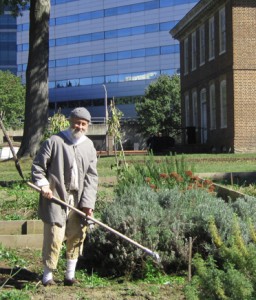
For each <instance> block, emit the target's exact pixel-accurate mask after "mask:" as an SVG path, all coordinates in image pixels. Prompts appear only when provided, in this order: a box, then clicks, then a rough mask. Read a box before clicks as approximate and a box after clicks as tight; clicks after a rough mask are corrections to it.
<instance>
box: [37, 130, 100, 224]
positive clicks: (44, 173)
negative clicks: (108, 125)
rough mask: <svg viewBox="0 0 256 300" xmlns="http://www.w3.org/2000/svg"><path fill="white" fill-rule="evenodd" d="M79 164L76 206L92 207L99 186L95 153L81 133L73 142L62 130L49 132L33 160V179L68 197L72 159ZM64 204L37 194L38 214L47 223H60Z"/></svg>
mask: <svg viewBox="0 0 256 300" xmlns="http://www.w3.org/2000/svg"><path fill="white" fill-rule="evenodd" d="M74 159H76V163H77V168H78V187H79V188H78V205H77V207H78V208H82V207H88V208H92V209H94V206H95V201H96V193H97V187H98V174H97V169H96V165H97V155H96V150H95V148H94V146H93V143H92V141H91V140H90V139H89V138H88V137H83V139H82V142H80V143H77V144H74V143H73V142H71V140H69V139H68V138H67V136H66V135H65V134H64V132H60V133H58V134H56V135H53V136H51V137H50V138H49V139H47V140H46V141H45V142H44V143H43V145H42V146H41V148H40V150H39V152H38V154H37V155H36V157H35V159H34V161H33V164H32V181H33V182H34V183H35V184H36V185H38V186H40V184H39V183H40V182H44V185H45V183H46V184H49V186H50V188H51V190H52V191H53V196H55V197H57V198H60V199H61V200H64V201H66V202H67V201H68V194H69V187H70V182H71V173H72V167H73V160H74ZM66 211H67V209H66V207H65V206H64V205H61V204H58V203H57V202H54V201H53V200H49V199H45V198H43V197H42V195H40V199H39V208H38V215H39V218H40V219H42V220H43V222H46V223H56V224H59V225H60V226H63V225H64V224H65V222H66V217H67V216H66Z"/></svg>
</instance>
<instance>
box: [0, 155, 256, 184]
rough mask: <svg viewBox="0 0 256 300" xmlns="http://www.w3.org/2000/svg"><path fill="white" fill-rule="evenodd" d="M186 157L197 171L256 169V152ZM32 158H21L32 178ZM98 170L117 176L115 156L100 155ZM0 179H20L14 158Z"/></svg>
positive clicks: (134, 159)
mask: <svg viewBox="0 0 256 300" xmlns="http://www.w3.org/2000/svg"><path fill="white" fill-rule="evenodd" d="M175 157H176V158H177V159H182V158H184V160H185V162H186V165H187V168H188V169H192V170H193V171H194V172H196V173H214V172H254V171H256V154H186V155H176V156H175ZM145 159H149V156H147V155H146V156H143V155H136V156H135V155H129V156H128V155H127V156H126V161H127V162H128V164H134V163H144V161H145ZM154 159H155V160H157V161H161V160H166V159H168V156H154ZM31 162H32V161H31V159H21V160H20V166H21V169H22V172H23V174H24V176H25V177H26V178H27V179H29V178H30V167H31ZM98 172H99V176H100V178H104V177H113V176H116V169H115V157H113V156H112V157H99V159H98ZM0 174H1V177H0V178H1V179H0V181H10V180H11V181H12V180H20V179H21V178H20V176H19V174H18V172H17V170H16V168H15V164H14V162H13V160H9V161H1V162H0Z"/></svg>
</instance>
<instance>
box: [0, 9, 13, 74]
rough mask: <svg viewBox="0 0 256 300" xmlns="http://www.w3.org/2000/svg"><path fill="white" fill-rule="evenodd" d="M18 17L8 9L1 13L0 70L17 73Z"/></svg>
mask: <svg viewBox="0 0 256 300" xmlns="http://www.w3.org/2000/svg"><path fill="white" fill-rule="evenodd" d="M16 29H17V25H16V18H14V17H13V16H12V15H11V13H10V12H9V11H7V10H5V11H4V13H3V14H2V15H0V70H2V71H6V70H9V71H10V72H12V73H13V74H15V75H16V73H17V61H16V43H17V42H16Z"/></svg>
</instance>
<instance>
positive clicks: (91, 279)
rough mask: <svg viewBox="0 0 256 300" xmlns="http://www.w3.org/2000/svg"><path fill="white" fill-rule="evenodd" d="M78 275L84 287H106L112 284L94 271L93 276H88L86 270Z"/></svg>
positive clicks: (80, 271) (78, 272)
mask: <svg viewBox="0 0 256 300" xmlns="http://www.w3.org/2000/svg"><path fill="white" fill-rule="evenodd" d="M76 273H77V274H76V277H77V279H78V280H79V281H80V282H81V285H83V286H84V287H90V288H95V287H105V286H108V285H109V284H110V282H109V281H108V280H107V279H104V278H102V277H100V276H98V274H97V273H94V272H93V270H92V272H91V275H88V274H87V273H86V270H79V271H77V272H76Z"/></svg>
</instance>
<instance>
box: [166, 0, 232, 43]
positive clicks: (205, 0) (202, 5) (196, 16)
mask: <svg viewBox="0 0 256 300" xmlns="http://www.w3.org/2000/svg"><path fill="white" fill-rule="evenodd" d="M226 1H227V0H201V1H199V2H198V3H197V4H196V5H195V6H194V7H193V8H192V9H191V10H190V11H189V12H188V13H187V14H186V15H185V16H184V17H183V18H182V19H181V20H180V21H179V22H178V23H177V24H176V25H175V26H174V27H173V28H172V29H171V30H170V31H169V33H170V34H171V35H172V37H173V38H175V39H178V40H179V39H180V38H181V37H182V36H184V35H185V34H186V32H187V30H188V28H189V27H190V26H192V25H193V24H194V23H195V22H197V21H198V20H201V19H203V17H204V16H205V15H206V12H209V11H211V9H212V8H214V7H216V6H221V5H222V4H224V3H225V2H226Z"/></svg>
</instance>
